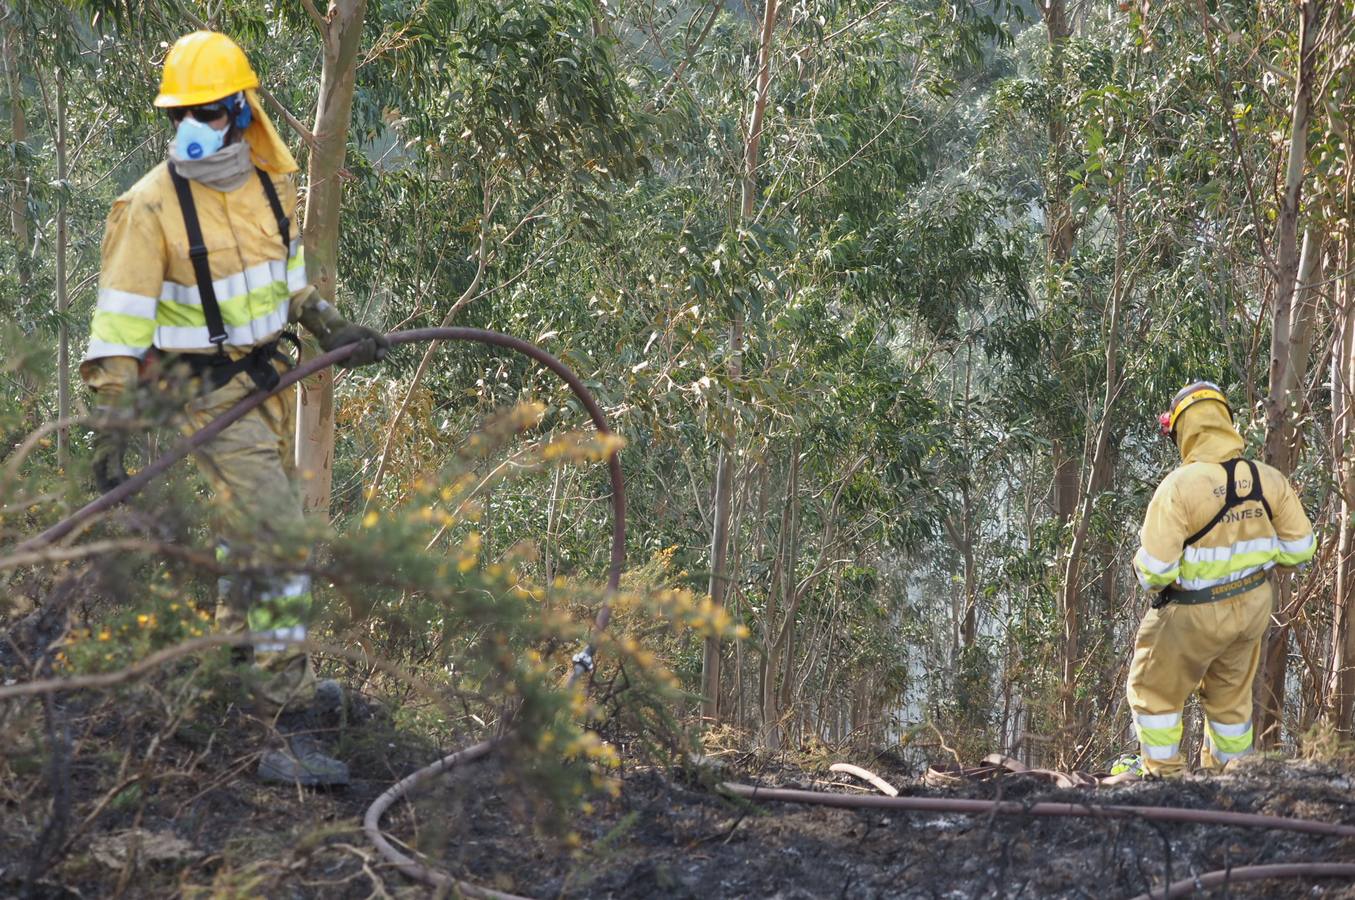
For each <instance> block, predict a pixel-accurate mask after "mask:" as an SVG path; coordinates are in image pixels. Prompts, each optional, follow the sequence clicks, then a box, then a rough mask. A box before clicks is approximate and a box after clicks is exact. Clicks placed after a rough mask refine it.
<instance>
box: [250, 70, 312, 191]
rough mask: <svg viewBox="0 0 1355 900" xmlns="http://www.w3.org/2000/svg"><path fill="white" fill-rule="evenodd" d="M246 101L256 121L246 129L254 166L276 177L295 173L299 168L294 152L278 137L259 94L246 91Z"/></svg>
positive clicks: (253, 91) (251, 90)
mask: <svg viewBox="0 0 1355 900" xmlns="http://www.w3.org/2000/svg"><path fill="white" fill-rule="evenodd" d="M245 100H246V101H247V102H248V103H249V108H250V111H251V112H253V113H254V121H252V122H250V123H249V127H248V128H246V129H245V140H246V141H247V142H248V143H249V149H250V150H251V151H252V153H253V155H254V164H255V165H256V166H258V167H259V168H261V169H263V170H264V171H265V172H272V173H273V174H275V175H288V174H290V173H292V172H295V171H296V170H297V169H298V168H299V167H298V166H297V164H296V159H295V158H294V157H293V156H292V151H290V150H288V149H287V144H286V143H284V142H283V140H282V138H281V137H279V136H278V130H277V129H276V128H274V127H273V120H272V119H270V118H268V114H267V113H265V112H264V111H263V104H262V103H261V102H259V94H258V92H257V91H255V90H253V89H252V88H251V89H250V90H247V91H245Z"/></svg>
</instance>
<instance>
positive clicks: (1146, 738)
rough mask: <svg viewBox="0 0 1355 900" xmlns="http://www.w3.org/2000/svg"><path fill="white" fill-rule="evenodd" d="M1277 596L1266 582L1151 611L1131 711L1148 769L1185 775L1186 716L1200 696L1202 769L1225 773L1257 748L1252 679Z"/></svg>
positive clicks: (1143, 627) (1132, 671)
mask: <svg viewBox="0 0 1355 900" xmlns="http://www.w3.org/2000/svg"><path fill="white" fill-rule="evenodd" d="M1272 603H1273V594H1272V591H1271V586H1270V583H1269V582H1263V583H1262V584H1261V585H1260V586H1259V587H1256V588H1253V589H1252V590H1250V591H1247V592H1246V593H1244V594H1239V595H1237V596H1236V597H1229V598H1227V599H1224V600H1216V601H1214V602H1212V603H1199V604H1194V605H1189V606H1187V605H1183V604H1180V603H1169V604H1167V605H1166V606H1164V607H1163V608H1162V609H1153V610H1149V611H1148V614H1147V615H1145V616H1144V617H1143V621H1142V622H1141V623H1140V624H1139V632H1138V636H1137V637H1136V638H1135V640H1134V659H1133V662H1132V663H1131V664H1130V667H1129V686H1128V694H1129V705H1130V707H1131V708H1132V709H1133V711H1134V729H1135V731H1136V732H1137V733H1138V738H1139V746H1140V747H1141V749H1142V754H1143V763H1144V767H1145V768H1146V769H1147V771H1148V773H1149V774H1151V775H1159V776H1163V777H1171V776H1173V775H1180V774H1182V773H1183V772H1184V771H1185V768H1186V762H1185V759H1184V757H1182V755H1181V735H1182V713H1183V711H1184V709H1185V705H1186V700H1187V699H1188V698H1189V697H1190V694H1191V692H1192V691H1194V690H1197V689H1198V690H1199V692H1200V702H1201V704H1202V705H1203V706H1204V714H1205V735H1204V742H1203V745H1202V747H1201V750H1200V767H1201V768H1202V769H1205V770H1207V771H1211V772H1218V771H1221V770H1222V769H1223V767H1224V765H1226V764H1227V763H1228V762H1229V761H1230V760H1233V759H1236V758H1238V757H1239V756H1245V755H1246V754H1248V753H1250V752H1251V750H1252V721H1251V715H1252V681H1253V679H1255V677H1256V667H1257V664H1258V662H1259V661H1260V658H1261V639H1262V638H1263V637H1264V636H1265V633H1266V626H1267V625H1268V624H1269V623H1270V613H1271V605H1272Z"/></svg>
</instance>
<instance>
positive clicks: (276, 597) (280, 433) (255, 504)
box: [183, 372, 315, 714]
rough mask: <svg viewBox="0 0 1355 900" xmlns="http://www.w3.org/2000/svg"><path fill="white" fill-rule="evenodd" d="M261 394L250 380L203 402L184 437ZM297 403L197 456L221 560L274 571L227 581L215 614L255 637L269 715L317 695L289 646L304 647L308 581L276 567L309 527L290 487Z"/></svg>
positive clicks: (278, 399)
mask: <svg viewBox="0 0 1355 900" xmlns="http://www.w3.org/2000/svg"><path fill="white" fill-rule="evenodd" d="M254 390H255V386H254V382H253V381H252V380H251V379H250V377H249V375H248V373H244V372H242V373H240V374H238V375H236V376H235V378H233V379H232V380H231V381H230V382H228V383H227V384H225V385H223V386H222V387H220V388H218V389H216V390H214V391H211V392H209V393H207V394H204V395H202V396H200V397H197V398H196V399H194V400H193V401H191V402H190V403H189V404H188V406H187V408H186V410H185V422H184V425H183V431H184V432H185V433H186V434H191V433H192V432H194V431H197V430H199V429H200V428H202V427H203V426H205V425H206V424H207V423H209V422H211V421H212V420H213V419H215V418H216V417H217V416H219V415H221V414H222V413H224V412H225V411H226V410H227V409H229V408H230V407H232V406H233V405H235V403H236V402H238V401H239V400H240V399H242V398H243V397H245V396H246V395H247V394H250V393H253V392H254ZM295 402H296V393H295V390H294V389H293V390H289V391H284V392H282V393H280V394H277V395H275V396H272V397H270V398H268V400H266V401H265V402H264V403H263V404H262V405H260V406H258V407H256V408H255V409H253V410H251V411H250V412H249V414H248V415H246V416H244V417H243V418H242V419H240V420H239V421H238V422H235V423H234V424H232V425H231V426H230V427H229V428H227V429H226V430H225V431H223V432H222V433H221V434H220V435H218V436H217V437H216V438H215V439H213V440H211V441H209V442H208V443H207V444H205V445H204V446H203V447H202V448H200V449H199V450H198V451H197V452H196V453H195V455H194V461H195V462H196V463H197V465H198V469H199V470H200V471H201V472H202V474H203V475H204V476H205V477H206V478H207V480H208V481H209V482H210V483H211V486H212V489H213V494H214V497H213V501H214V502H213V506H214V510H215V514H216V518H217V521H216V522H215V526H216V528H217V533H218V536H219V538H220V540H221V546H220V547H219V548H218V551H217V553H218V558H219V559H224V558H227V557H229V558H230V559H231V560H232V561H233V562H235V561H241V560H243V561H245V562H247V563H249V564H251V567H253V566H254V565H257V566H258V568H259V569H260V570H262V571H263V572H266V573H267V574H256V575H252V576H250V577H249V578H248V579H236V578H222V579H221V580H220V581H219V583H218V590H217V593H218V599H217V611H216V620H217V626H218V627H219V628H220V629H221V630H222V631H225V632H227V633H241V632H244V631H246V630H248V631H252V632H254V633H255V634H256V635H257V640H256V641H255V643H254V670H253V677H252V679H251V681H252V687H253V693H254V699H255V702H256V704H257V705H258V706H259V707H260V710H259V711H260V712H262V713H265V714H271V713H273V712H276V711H277V710H279V709H281V708H282V707H284V706H288V705H293V706H301V705H305V704H307V703H309V702H310V700H311V698H312V697H313V696H314V693H315V675H314V672H313V670H312V669H311V665H310V659H309V657H307V655H306V654H305V653H304V652H302V651H300V650H297V649H295V647H294V646H292V645H289V644H286V643H282V642H281V641H284V640H287V639H302V640H304V639H305V637H306V628H307V625H308V623H309V620H310V615H311V583H310V576H309V575H308V574H305V573H296V572H288V571H286V567H285V566H282V565H278V560H279V559H280V558H281V557H282V554H281V553H280V552H279V551H281V550H282V547H281V546H278V539H279V538H285V537H286V536H287V535H289V534H295V533H296V532H297V531H299V530H300V527H301V525H302V521H303V514H302V508H301V498H300V495H299V494H298V493H297V490H296V485H295V483H294V482H293V479H292V475H293V471H294V466H293V456H292V444H293V431H292V429H293V416H292V410H293V408H294V406H293V404H294V403H295ZM293 555H294V554H293ZM270 638H271V639H272V640H270Z"/></svg>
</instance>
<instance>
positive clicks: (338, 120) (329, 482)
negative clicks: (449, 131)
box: [296, 0, 367, 518]
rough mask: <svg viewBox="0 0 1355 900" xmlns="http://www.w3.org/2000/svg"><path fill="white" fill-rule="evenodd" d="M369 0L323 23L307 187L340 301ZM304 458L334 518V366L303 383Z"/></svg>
mask: <svg viewBox="0 0 1355 900" xmlns="http://www.w3.org/2000/svg"><path fill="white" fill-rule="evenodd" d="M366 12H367V0H333V2H331V3H330V4H329V10H328V13H327V15H325V16H324V18H323V20H318V17H317V22H316V26H317V27H318V28H319V29H320V36H321V43H322V46H323V51H324V65H323V68H322V69H321V73H320V94H319V99H318V101H317V103H316V111H315V128H314V129H313V133H314V134H315V137H316V145H315V147H314V148H313V149H312V150H311V154H310V163H309V171H308V178H309V182H310V190H309V192H308V193H307V194H306V220H305V232H304V240H305V244H306V269H307V274H308V276H309V277H310V279H311V281H312V282H313V283H314V284H315V287H316V289H317V290H318V291H319V292H320V295H321V296H322V297H324V298H325V299H326V300H329V301H330V302H333V301H334V298H335V288H336V285H337V280H338V258H339V224H340V223H339V212H340V208H341V205H342V200H343V182H342V179H341V178H340V173H341V172H342V171H343V167H344V159H345V157H346V155H347V152H348V130H349V126H350V123H351V121H352V112H353V90H354V86H355V84H356V81H357V59H358V48H359V44H360V43H361V39H362V22H363V18H364V17H365V16H366ZM296 463H297V474H298V476H299V478H300V487H301V493H302V501H303V503H304V505H305V509H306V511H307V512H308V513H310V514H312V515H314V516H317V517H322V518H328V517H329V501H330V492H331V490H332V487H333V475H334V375H333V370H332V369H326V370H325V371H324V372H322V373H320V374H318V375H315V376H313V377H312V378H310V379H308V380H307V381H305V382H302V385H301V391H300V394H299V396H298V400H297V416H296Z"/></svg>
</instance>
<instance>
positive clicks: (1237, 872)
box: [1133, 863, 1355, 900]
mask: <svg viewBox="0 0 1355 900" xmlns="http://www.w3.org/2000/svg"><path fill="white" fill-rule="evenodd" d="M1267 878H1355V864H1351V863H1274V864H1271V865H1266V866H1239V867H1238V868H1236V869H1219V870H1217V871H1214V872H1206V873H1204V874H1203V875H1199V876H1196V877H1195V878H1182V879H1181V880H1180V881H1173V882H1172V883H1171V884H1169V885H1167V887H1166V888H1164V889H1163V890H1162V892H1161V893H1159V892H1158V891H1149V892H1148V893H1146V894H1139V895H1138V896H1137V897H1134V898H1133V900H1172V898H1174V897H1189V896H1190V895H1191V894H1193V893H1195V892H1196V891H1203V890H1206V889H1208V888H1212V887H1221V886H1223V885H1226V884H1236V883H1238V882H1240V881H1264V880H1266V879H1267Z"/></svg>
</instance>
